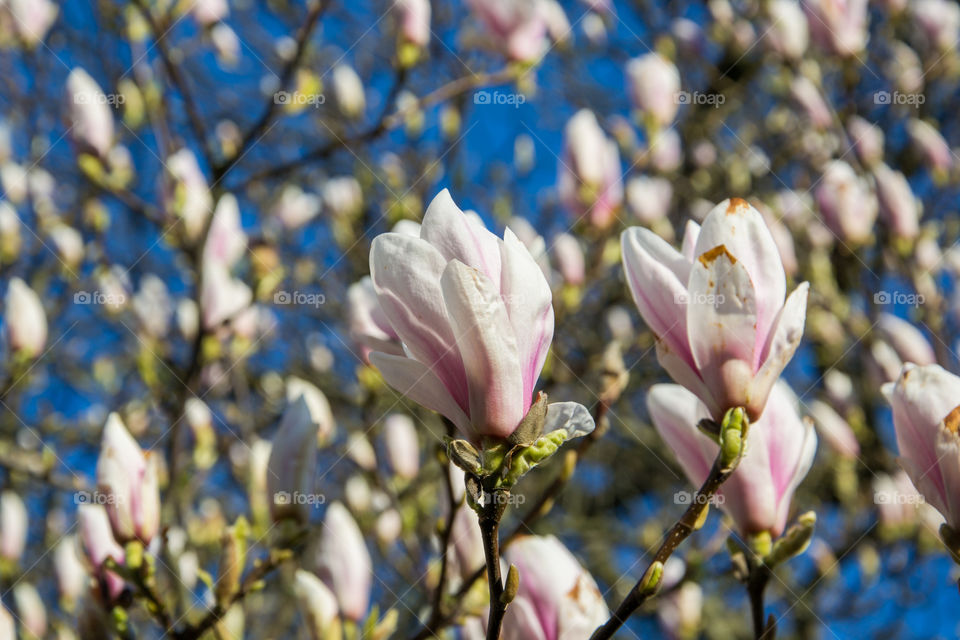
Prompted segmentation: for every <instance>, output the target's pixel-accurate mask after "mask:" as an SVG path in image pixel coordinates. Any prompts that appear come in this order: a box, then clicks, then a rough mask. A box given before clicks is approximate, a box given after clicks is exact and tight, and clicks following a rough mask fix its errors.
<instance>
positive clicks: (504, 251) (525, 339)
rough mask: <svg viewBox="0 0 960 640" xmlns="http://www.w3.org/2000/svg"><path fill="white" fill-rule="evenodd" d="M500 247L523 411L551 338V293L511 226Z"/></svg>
mask: <svg viewBox="0 0 960 640" xmlns="http://www.w3.org/2000/svg"><path fill="white" fill-rule="evenodd" d="M500 251H501V264H502V265H503V270H502V272H501V281H500V293H501V297H502V299H503V301H504V303H505V304H506V308H507V315H508V316H509V317H510V324H511V326H512V327H513V333H514V335H515V336H516V338H517V350H518V354H519V357H520V370H521V373H522V375H523V410H524V413H526V411H527V410H528V409H529V408H530V403H531V402H532V399H533V388H534V387H535V386H536V383H537V378H538V377H539V376H540V370H541V369H542V368H543V362H544V360H546V359H547V351H549V349H550V343H551V342H552V341H553V294H552V293H551V291H550V285H549V284H547V279H546V278H545V277H544V275H543V271H541V270H540V267H539V266H538V265H537V263H536V262H535V261H534V259H533V256H531V255H530V252H529V251H527V248H526V247H525V246H523V243H522V242H520V240H519V238H517V236H516V235H515V234H514V233H513V231H511V230H510V229H506V230H505V231H504V234H503V243H501V245H500Z"/></svg>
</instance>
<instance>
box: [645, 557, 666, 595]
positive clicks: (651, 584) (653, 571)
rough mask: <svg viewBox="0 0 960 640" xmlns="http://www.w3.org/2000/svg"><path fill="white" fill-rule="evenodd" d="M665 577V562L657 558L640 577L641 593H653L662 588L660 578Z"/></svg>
mask: <svg viewBox="0 0 960 640" xmlns="http://www.w3.org/2000/svg"><path fill="white" fill-rule="evenodd" d="M662 578H663V563H662V562H660V561H659V560H657V561H656V562H654V563H653V564H651V565H650V567H649V568H648V569H647V572H646V573H644V574H643V578H641V579H640V593H641V594H642V595H645V596H649V595H653V594H654V593H656V592H657V589H659V588H660V580H661V579H662Z"/></svg>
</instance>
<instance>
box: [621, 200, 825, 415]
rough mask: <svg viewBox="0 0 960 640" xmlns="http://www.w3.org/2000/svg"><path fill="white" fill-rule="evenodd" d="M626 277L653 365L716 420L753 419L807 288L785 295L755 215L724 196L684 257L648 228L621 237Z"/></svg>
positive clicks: (690, 236)
mask: <svg viewBox="0 0 960 640" xmlns="http://www.w3.org/2000/svg"><path fill="white" fill-rule="evenodd" d="M621 245H622V253H623V264H624V271H625V273H626V278H627V282H628V284H629V286H630V290H631V292H632V293H633V299H634V301H635V302H636V304H637V308H638V309H639V311H640V315H641V316H642V317H643V319H644V321H645V322H646V323H647V325H648V326H649V327H650V328H651V329H652V330H653V332H654V334H656V336H657V359H658V360H659V361H660V364H661V365H662V366H663V367H664V368H665V369H666V370H667V372H668V373H669V374H670V376H671V377H672V378H673V379H674V380H675V381H676V382H678V383H680V384H683V385H684V386H685V387H687V388H688V389H690V390H691V391H693V392H694V393H695V394H696V395H697V397H699V398H700V399H701V400H702V401H703V402H704V403H705V404H706V405H707V407H708V408H709V411H710V415H712V416H713V417H714V418H715V419H718V420H719V419H721V418H722V417H723V414H724V413H725V412H726V410H727V409H729V408H732V407H738V406H742V407H745V408H746V410H747V412H748V414H749V415H750V417H751V419H756V418H758V417H759V416H760V414H761V413H762V412H763V408H764V405H765V404H766V401H767V396H768V394H769V393H770V389H771V388H772V387H773V384H774V382H775V381H776V380H777V378H778V377H779V376H780V373H781V372H782V371H783V368H784V367H785V366H786V364H787V362H789V361H790V358H792V357H793V353H794V351H795V350H796V348H797V345H799V343H800V339H801V337H802V336H803V326H804V320H805V316H806V303H807V289H808V285H807V283H803V284H801V285H800V286H799V287H797V288H796V289H795V290H794V291H793V293H791V294H790V296H789V297H788V298H787V297H786V286H787V285H786V276H785V274H784V270H783V264H782V262H781V260H780V254H779V251H778V250H777V245H776V243H775V242H774V240H773V237H772V236H771V235H770V232H769V230H768V229H767V227H766V225H765V224H764V222H763V217H762V216H761V215H760V213H759V212H758V211H757V210H756V209H754V208H753V207H751V206H750V205H749V204H747V202H746V201H744V200H740V199H736V198H735V199H732V200H725V201H723V202H721V203H720V204H719V205H717V206H716V207H714V209H713V210H712V211H711V212H710V213H709V214H708V215H707V217H706V219H705V220H704V223H703V227H702V228H700V229H698V228H697V227H696V225H693V226H688V227H687V234H686V237H685V238H684V241H683V253H680V252H678V251H676V250H675V249H674V248H673V247H671V246H670V245H669V244H668V243H667V242H666V241H664V240H663V239H662V238H660V237H659V236H657V235H656V234H654V233H653V232H652V231H650V230H648V229H644V228H641V227H632V228H630V229H627V230H626V231H625V232H624V233H623V235H622V236H621Z"/></svg>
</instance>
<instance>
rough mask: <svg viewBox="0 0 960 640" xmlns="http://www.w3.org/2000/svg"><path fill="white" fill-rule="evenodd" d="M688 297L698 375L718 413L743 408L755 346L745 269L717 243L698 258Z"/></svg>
mask: <svg viewBox="0 0 960 640" xmlns="http://www.w3.org/2000/svg"><path fill="white" fill-rule="evenodd" d="M701 237H702V236H701ZM688 295H689V300H688V302H687V333H688V335H689V336H690V351H691V352H692V353H693V361H694V363H695V364H696V366H697V369H698V371H699V373H700V377H701V378H703V380H704V382H706V384H707V386H708V387H710V389H712V390H713V395H714V397H715V398H716V400H717V402H719V403H720V410H721V411H724V410H726V409H728V408H730V407H736V406H745V405H746V399H747V395H748V391H749V388H750V383H751V379H752V377H753V372H754V370H753V367H752V364H751V363H752V362H753V361H754V352H755V350H758V349H757V348H756V346H755V345H756V322H757V307H756V304H757V301H756V294H755V291H754V288H753V283H752V282H751V281H750V276H749V275H748V274H747V270H746V269H745V268H744V266H743V263H741V262H740V261H738V260H737V259H736V258H734V257H733V256H732V255H730V253H729V252H728V251H727V249H726V247H725V246H724V245H720V246H719V247H717V248H714V249H711V250H710V251H708V252H707V253H704V254H701V255H700V257H699V258H698V259H697V262H696V263H695V264H694V266H693V270H692V271H691V273H690V288H689V292H688ZM721 417H722V416H720V415H715V416H714V418H715V419H719V418H721Z"/></svg>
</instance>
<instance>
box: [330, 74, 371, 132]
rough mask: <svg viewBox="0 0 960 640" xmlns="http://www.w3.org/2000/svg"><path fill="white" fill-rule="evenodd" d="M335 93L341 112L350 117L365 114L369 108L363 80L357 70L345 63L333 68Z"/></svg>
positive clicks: (354, 117) (353, 117)
mask: <svg viewBox="0 0 960 640" xmlns="http://www.w3.org/2000/svg"><path fill="white" fill-rule="evenodd" d="M333 94H334V96H335V98H336V101H337V106H338V107H339V108H340V113H342V114H343V115H344V116H346V117H347V118H350V119H356V118H359V117H361V116H362V115H363V112H364V110H365V109H366V108H367V99H366V97H365V96H364V90H363V81H362V80H360V76H358V75H357V72H356V71H354V70H353V67H350V66H348V65H345V64H340V65H337V66H336V67H334V69H333Z"/></svg>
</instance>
